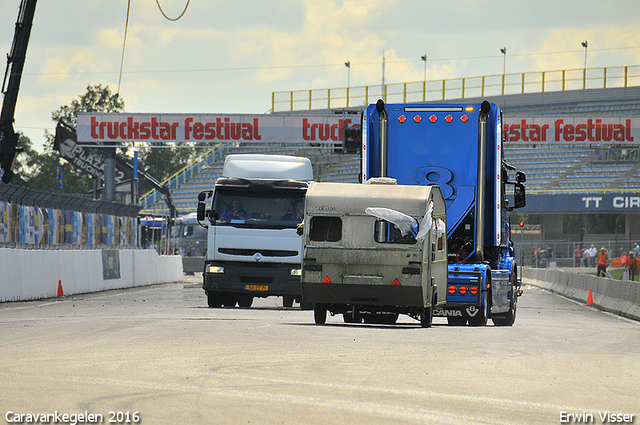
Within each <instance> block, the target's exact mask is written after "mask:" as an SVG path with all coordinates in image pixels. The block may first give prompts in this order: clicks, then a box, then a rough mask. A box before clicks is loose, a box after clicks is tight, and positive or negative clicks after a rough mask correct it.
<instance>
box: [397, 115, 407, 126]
mask: <svg viewBox="0 0 640 425" xmlns="http://www.w3.org/2000/svg"><path fill="white" fill-rule="evenodd" d="M406 120H407V117H405V116H404V115H400V116H399V117H398V122H399V123H400V124H402V123H404V122H405V121H406Z"/></svg>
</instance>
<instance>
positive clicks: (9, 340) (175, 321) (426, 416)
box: [0, 278, 640, 425]
mask: <svg viewBox="0 0 640 425" xmlns="http://www.w3.org/2000/svg"><path fill="white" fill-rule="evenodd" d="M281 305H282V304H281V299H277V298H266V299H257V300H256V301H255V302H254V307H252V308H251V309H240V308H233V309H230V308H224V309H209V308H207V307H206V300H205V297H204V294H203V291H202V290H201V289H200V287H199V283H198V281H197V279H193V278H191V279H190V280H187V281H185V282H181V283H175V284H163V285H156V286H150V287H142V288H141V287H138V288H133V289H128V290H118V291H109V292H103V293H97V294H89V295H82V296H74V297H67V298H65V299H63V300H61V301H58V300H55V299H52V300H43V301H36V302H18V303H4V304H0V336H1V341H0V354H1V355H0V394H1V396H0V413H1V414H2V420H3V421H4V422H5V423H28V422H27V420H26V419H27V415H29V414H37V415H41V414H48V415H51V416H50V418H49V419H53V421H49V423H69V422H70V421H67V422H63V421H62V419H63V417H62V416H61V415H63V414H67V415H73V414H84V415H87V416H85V417H84V419H85V421H84V422H80V421H79V420H78V419H79V418H80V417H79V416H76V417H75V419H76V421H77V422H78V423H136V422H137V423H142V424H154V425H155V424H305V425H306V424H396V423H398V424H429V423H434V424H461V423H465V424H558V423H577V422H578V421H577V420H576V418H577V415H586V416H583V417H584V418H586V419H587V420H589V419H592V420H591V421H589V422H591V423H606V422H604V421H602V419H601V415H605V414H606V413H607V412H609V413H611V414H616V415H617V414H620V416H617V417H616V418H619V419H624V417H623V416H622V415H623V414H627V415H634V416H633V418H632V419H633V422H632V423H640V419H639V418H638V416H640V323H638V322H634V321H631V320H628V319H624V318H619V317H617V316H614V315H611V314H607V313H604V312H602V311H599V310H595V309H593V308H592V307H587V306H584V305H582V304H579V303H576V302H573V301H569V300H566V299H564V298H562V297H559V296H557V295H554V294H550V293H548V292H545V291H543V290H540V289H536V288H533V287H525V294H524V296H523V297H522V298H521V299H520V303H519V306H518V312H517V320H516V323H515V325H514V326H512V327H494V326H492V325H491V321H489V323H490V325H488V326H486V327H483V328H471V327H466V326H465V327H449V326H447V325H446V321H445V320H444V319H441V318H436V319H434V322H435V323H434V326H433V327H432V328H430V329H423V328H421V327H420V326H419V323H418V322H416V321H414V320H413V319H410V318H408V317H402V316H401V319H400V320H399V321H398V323H397V324H396V325H393V326H391V325H368V324H361V325H354V324H345V323H343V320H342V317H341V316H335V317H331V316H329V317H328V319H327V324H326V325H325V326H317V325H314V324H313V312H310V311H300V310H298V309H295V308H293V309H285V308H283V307H282V306H281ZM54 414H57V415H58V416H57V417H56V416H53V415H54ZM21 415H22V416H21ZM89 415H95V416H94V417H93V421H87V419H89ZM98 415H102V418H101V419H102V420H101V421H99V422H98V421H97V419H96V418H98ZM569 415H576V417H573V416H569ZM588 415H592V416H591V417H590V416H588ZM31 418H32V419H33V417H31ZM70 418H72V417H71V416H69V417H68V419H70ZM627 418H628V419H631V418H630V416H627ZM110 420H113V421H114V422H110ZM20 421H21V422H20ZM617 423H621V422H617ZM622 423H624V422H622Z"/></svg>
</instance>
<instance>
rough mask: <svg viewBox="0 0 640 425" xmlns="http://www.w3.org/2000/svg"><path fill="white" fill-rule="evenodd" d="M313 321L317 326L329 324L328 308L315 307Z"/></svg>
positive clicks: (317, 305)
mask: <svg viewBox="0 0 640 425" xmlns="http://www.w3.org/2000/svg"><path fill="white" fill-rule="evenodd" d="M313 320H314V322H315V323H316V325H324V324H325V323H327V308H326V307H325V306H324V305H322V304H314V305H313Z"/></svg>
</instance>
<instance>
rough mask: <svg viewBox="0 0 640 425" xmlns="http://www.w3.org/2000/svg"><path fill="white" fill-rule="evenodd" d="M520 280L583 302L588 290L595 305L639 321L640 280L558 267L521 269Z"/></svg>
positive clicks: (585, 300)
mask: <svg viewBox="0 0 640 425" xmlns="http://www.w3.org/2000/svg"><path fill="white" fill-rule="evenodd" d="M522 279H523V283H526V284H528V285H534V286H538V287H540V288H544V289H547V290H549V291H552V292H555V293H558V294H562V295H564V296H565V297H568V298H571V299H574V300H576V301H581V302H584V303H586V302H587V297H588V296H589V289H591V292H592V295H593V305H594V306H595V307H597V308H600V309H602V310H606V311H610V312H612V313H615V314H619V315H621V316H625V317H629V318H632V319H635V320H640V282H631V281H628V280H616V279H609V278H603V277H597V276H592V275H585V274H576V273H571V272H565V271H562V270H561V269H529V268H525V269H524V273H523V276H522Z"/></svg>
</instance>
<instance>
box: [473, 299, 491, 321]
mask: <svg viewBox="0 0 640 425" xmlns="http://www.w3.org/2000/svg"><path fill="white" fill-rule="evenodd" d="M488 318H489V300H488V294H486V295H485V303H484V306H482V308H481V309H480V310H479V311H478V313H477V314H476V315H475V316H473V317H469V326H486V325H487V319H488Z"/></svg>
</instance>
